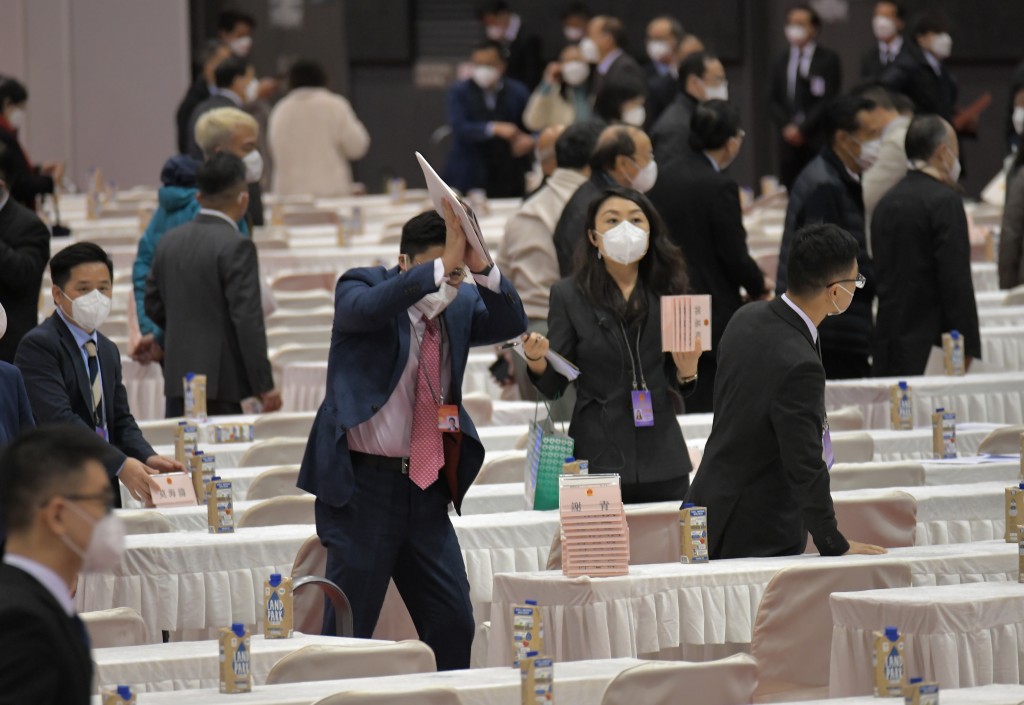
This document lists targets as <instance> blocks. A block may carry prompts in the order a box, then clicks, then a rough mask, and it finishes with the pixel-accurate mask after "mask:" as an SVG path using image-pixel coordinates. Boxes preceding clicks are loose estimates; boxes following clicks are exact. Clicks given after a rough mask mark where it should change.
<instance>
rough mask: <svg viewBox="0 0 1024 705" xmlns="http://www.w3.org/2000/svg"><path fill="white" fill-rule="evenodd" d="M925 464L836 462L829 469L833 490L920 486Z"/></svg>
mask: <svg viewBox="0 0 1024 705" xmlns="http://www.w3.org/2000/svg"><path fill="white" fill-rule="evenodd" d="M923 484H924V466H923V465H921V463H915V462H909V461H907V462H896V463H836V464H835V465H833V466H832V470H831V471H829V486H830V487H831V489H832V491H833V492H842V491H844V490H866V489H871V488H882V487H920V486H921V485H923Z"/></svg>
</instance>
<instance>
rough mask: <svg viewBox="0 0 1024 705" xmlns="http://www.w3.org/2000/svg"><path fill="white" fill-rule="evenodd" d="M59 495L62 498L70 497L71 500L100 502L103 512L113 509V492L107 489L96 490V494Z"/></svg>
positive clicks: (107, 512) (106, 512)
mask: <svg viewBox="0 0 1024 705" xmlns="http://www.w3.org/2000/svg"><path fill="white" fill-rule="evenodd" d="M60 496H61V497H63V498H64V499H70V500H71V501H72V502H100V503H102V505H103V512H104V513H105V514H109V513H110V512H111V511H112V510H113V509H114V494H113V493H112V492H111V491H109V490H107V491H106V492H97V493H96V494H65V495H60Z"/></svg>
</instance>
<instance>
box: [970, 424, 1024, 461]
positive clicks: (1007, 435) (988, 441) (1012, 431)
mask: <svg viewBox="0 0 1024 705" xmlns="http://www.w3.org/2000/svg"><path fill="white" fill-rule="evenodd" d="M1022 433H1024V426H1005V427H1003V428H997V429H995V430H994V431H989V433H988V435H987V436H985V437H984V438H982V439H981V443H980V444H979V445H978V454H979V455H982V454H985V455H1017V454H1019V453H1020V451H1021V438H1020V436H1021V434H1022Z"/></svg>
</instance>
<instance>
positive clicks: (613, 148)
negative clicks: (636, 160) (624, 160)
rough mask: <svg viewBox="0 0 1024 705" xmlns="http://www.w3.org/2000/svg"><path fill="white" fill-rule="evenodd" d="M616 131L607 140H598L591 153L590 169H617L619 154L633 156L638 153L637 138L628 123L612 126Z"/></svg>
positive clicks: (595, 170)
mask: <svg viewBox="0 0 1024 705" xmlns="http://www.w3.org/2000/svg"><path fill="white" fill-rule="evenodd" d="M612 129H613V130H614V132H613V133H612V136H611V138H610V139H608V140H607V141H605V142H601V141H600V139H599V140H598V143H597V145H596V146H595V147H594V152H593V154H591V155H590V170H591V171H593V172H595V173H596V172H599V171H612V170H613V169H615V159H616V158H617V157H619V156H623V157H632V156H633V155H635V154H636V140H634V139H633V136H632V135H631V134H630V132H631V129H636V128H629V127H627V126H626V125H618V126H616V127H614V128H612Z"/></svg>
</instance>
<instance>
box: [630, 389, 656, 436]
mask: <svg viewBox="0 0 1024 705" xmlns="http://www.w3.org/2000/svg"><path fill="white" fill-rule="evenodd" d="M633 425H634V426H636V427H637V428H641V427H643V426H653V425H654V408H653V407H652V406H651V393H650V392H649V391H647V390H646V389H639V390H638V389H634V390H633Z"/></svg>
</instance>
